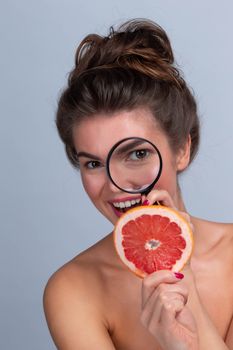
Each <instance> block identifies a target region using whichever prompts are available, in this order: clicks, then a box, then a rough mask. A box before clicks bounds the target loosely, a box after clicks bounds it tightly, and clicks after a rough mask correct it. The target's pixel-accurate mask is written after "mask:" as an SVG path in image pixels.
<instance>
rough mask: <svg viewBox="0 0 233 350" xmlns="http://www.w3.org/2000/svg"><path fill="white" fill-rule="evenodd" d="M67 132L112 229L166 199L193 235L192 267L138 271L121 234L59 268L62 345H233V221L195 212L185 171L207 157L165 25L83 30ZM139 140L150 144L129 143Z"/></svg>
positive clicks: (54, 328) (52, 303)
mask: <svg viewBox="0 0 233 350" xmlns="http://www.w3.org/2000/svg"><path fill="white" fill-rule="evenodd" d="M57 128H58V131H59V134H60V137H61V139H62V140H63V142H64V144H65V149H66V153H67V156H68V158H69V160H70V162H71V163H72V165H73V166H74V167H76V168H78V169H79V171H80V173H81V177H82V182H83V186H84V188H85V190H86V193H87V194H88V196H89V198H90V200H91V201H92V203H93V204H94V205H95V207H96V208H97V210H99V211H100V212H101V213H102V214H103V215H104V216H105V217H106V218H107V219H108V220H109V221H110V222H112V224H113V225H115V224H116V222H117V221H118V218H119V217H121V216H122V214H123V213H125V212H126V211H127V210H128V209H129V208H131V207H133V206H138V205H142V204H143V205H147V204H153V203H155V202H159V203H160V204H162V205H164V206H167V207H171V208H173V209H175V210H177V211H179V212H181V215H182V216H184V217H185V218H186V220H187V221H189V222H190V225H191V226H192V227H193V231H194V240H195V248H194V250H193V254H192V257H191V260H190V264H188V265H186V267H185V268H184V269H183V271H182V274H180V273H175V274H174V273H173V272H171V271H168V270H162V271H156V272H154V273H151V274H150V275H147V276H146V277H144V279H143V280H141V279H139V278H138V277H137V276H134V275H132V274H131V273H130V272H129V271H128V270H127V269H126V268H125V267H124V266H123V264H122V263H121V261H120V260H119V258H118V256H117V254H116V251H115V248H114V244H113V235H112V233H110V234H108V235H106V237H105V238H104V239H102V240H101V241H99V242H98V243H96V244H95V245H94V246H92V247H90V248H89V249H87V250H86V251H84V252H82V253H81V254H79V255H78V256H76V257H75V258H74V259H73V260H72V261H70V262H69V263H67V264H66V265H65V266H63V267H62V268H60V269H59V270H58V271H57V272H55V274H54V275H53V276H52V277H51V278H50V280H49V282H48V284H47V286H46V289H45V294H44V307H45V314H46V318H47V322H48V326H49V328H50V331H51V335H52V337H53V339H54V342H55V344H56V345H57V347H58V349H60V350H69V349H82V350H85V349H101V350H110V349H118V350H130V349H134V350H141V349H148V350H150V349H151V350H156V349H163V350H167V349H168V350H176V349H199V350H206V349H215V350H220V349H227V348H228V349H232V348H233V325H231V322H232V321H231V320H232V306H233V297H232V295H233V283H232V278H230V276H231V275H232V266H233V257H232V241H233V239H232V238H233V225H232V224H218V223H213V222H208V221H205V220H203V219H199V218H195V217H192V216H190V215H189V214H188V213H187V212H186V209H185V204H184V202H183V199H182V194H181V191H180V188H179V184H178V175H179V173H181V172H182V171H184V170H185V169H186V168H187V167H188V165H189V164H190V163H191V161H192V160H193V159H194V157H195V155H196V153H197V150H198V145H199V120H198V115H197V111H196V102H195V99H194V97H193V95H192V93H191V92H190V90H189V88H188V86H187V84H186V83H185V81H184V79H183V77H182V76H181V73H180V72H179V71H178V69H177V68H176V67H175V64H174V57H173V52H172V49H171V45H170V42H169V39H168V37H167V34H166V33H165V32H164V30H163V29H162V28H161V27H160V26H158V25H157V24H155V23H153V22H151V21H148V20H132V21H129V22H127V23H125V24H124V25H122V26H121V27H120V28H118V30H114V29H113V28H111V30H110V33H109V35H108V36H106V37H101V36H99V35H95V34H92V35H89V36H87V37H86V38H84V40H83V41H82V42H81V44H80V46H79V47H78V50H77V54H76V65H75V68H74V69H73V71H72V72H71V73H70V76H69V80H68V86H67V88H66V89H65V90H64V92H63V94H62V96H61V98H60V101H59V105H58V111H57ZM131 138H133V139H134V140H136V139H138V138H140V140H141V139H143V140H145V142H144V143H140V144H133V146H132V144H131V143H130V144H124V145H123V146H121V141H122V140H124V139H127V140H128V139H131ZM119 143H120V146H121V147H120V148H115V146H116V145H117V146H118V145H119ZM148 145H150V146H148ZM151 145H155V146H156V147H155V148H154V149H153V147H152V146H151ZM115 150H116V151H115ZM154 150H158V151H157V153H156V154H153V152H154ZM109 152H110V153H109ZM114 152H115V153H114ZM109 155H111V156H112V158H111V163H110V161H109V159H110V158H109ZM158 155H159V156H158ZM150 157H152V159H154V160H156V159H157V160H158V159H160V157H161V160H162V167H159V168H158V166H157V165H156V167H155V170H154V172H153V176H154V175H155V179H156V181H155V182H153V179H154V177H153V176H152V177H151V176H149V175H150V174H149V173H150V171H149V168H147V167H146V166H148V163H147V160H148V159H150ZM122 159H123V168H122ZM143 162H144V163H143ZM109 164H110V165H109ZM119 164H120V170H119ZM135 164H139V165H140V166H138V165H137V167H136V166H135ZM143 164H144V165H145V168H143V169H144V170H143V172H142V165H143ZM153 164H154V163H153ZM127 167H128V168H127ZM107 168H108V171H107ZM122 169H123V170H122ZM128 169H130V171H129V173H127V171H128ZM132 169H133V171H132ZM135 169H139V170H137V171H136V170H135ZM139 171H140V172H142V174H143V176H142V177H141V176H140V181H141V178H143V181H144V182H143V183H141V182H140V181H139V180H138V178H137V176H138V174H139V173H140V172H139ZM156 171H157V175H156ZM132 174H133V176H132ZM128 175H129V176H128ZM112 180H113V181H112ZM119 184H120V185H119ZM151 184H153V186H151ZM148 189H149V190H148ZM144 190H145V191H144ZM213 266H214V273H213ZM216 280H218V284H217V286H216ZM213 290H216V293H212V291H213ZM103 300H104V303H103ZM217 304H221V309H220V310H216V305H217ZM90 334H91V336H90Z"/></svg>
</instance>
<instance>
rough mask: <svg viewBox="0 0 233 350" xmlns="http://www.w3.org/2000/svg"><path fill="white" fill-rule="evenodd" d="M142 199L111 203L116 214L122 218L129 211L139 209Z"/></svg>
mask: <svg viewBox="0 0 233 350" xmlns="http://www.w3.org/2000/svg"><path fill="white" fill-rule="evenodd" d="M141 202H142V200H141V198H136V199H125V200H121V201H115V202H111V206H112V208H113V211H114V213H115V214H116V215H117V216H118V217H120V216H121V215H122V214H124V213H126V212H127V211H128V210H129V209H132V208H135V207H138V206H139V205H141Z"/></svg>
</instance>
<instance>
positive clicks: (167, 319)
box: [160, 298, 185, 328]
mask: <svg viewBox="0 0 233 350" xmlns="http://www.w3.org/2000/svg"><path fill="white" fill-rule="evenodd" d="M184 306H185V304H184V302H183V301H182V300H181V299H178V298H177V299H172V300H168V301H167V302H166V303H165V304H164V305H163V307H162V309H161V315H160V324H161V326H164V327H166V328H169V327H170V326H171V325H172V324H174V322H177V321H176V316H177V314H179V313H180V312H181V311H182V310H183V309H184Z"/></svg>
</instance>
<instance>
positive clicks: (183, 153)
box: [176, 135, 191, 172]
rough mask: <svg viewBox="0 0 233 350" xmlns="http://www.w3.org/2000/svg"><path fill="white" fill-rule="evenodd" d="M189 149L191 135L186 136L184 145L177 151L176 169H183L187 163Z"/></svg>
mask: <svg viewBox="0 0 233 350" xmlns="http://www.w3.org/2000/svg"><path fill="white" fill-rule="evenodd" d="M190 149H191V136H190V135H189V136H188V139H187V141H186V142H185V144H184V146H183V147H181V149H180V150H179V151H178V154H177V158H176V168H177V171H178V172H180V171H183V170H184V169H185V168H186V167H187V166H188V165H189V160H190Z"/></svg>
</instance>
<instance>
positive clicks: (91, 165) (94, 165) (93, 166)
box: [85, 160, 101, 169]
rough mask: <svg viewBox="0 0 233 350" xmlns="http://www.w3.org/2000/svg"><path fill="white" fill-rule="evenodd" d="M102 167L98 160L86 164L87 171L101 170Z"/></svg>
mask: <svg viewBox="0 0 233 350" xmlns="http://www.w3.org/2000/svg"><path fill="white" fill-rule="evenodd" d="M100 166H101V163H100V162H99V161H97V160H92V161H90V162H86V163H85V168H87V169H96V168H99V167H100Z"/></svg>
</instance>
